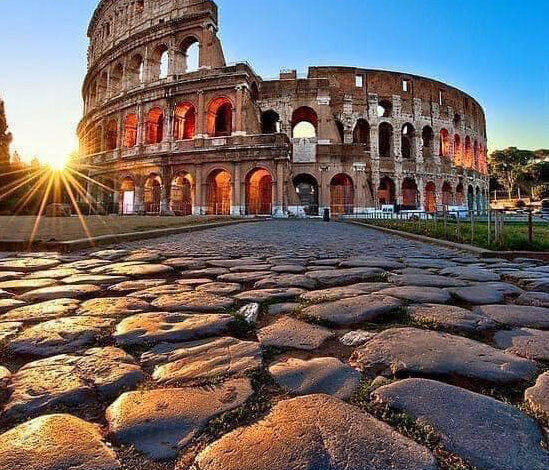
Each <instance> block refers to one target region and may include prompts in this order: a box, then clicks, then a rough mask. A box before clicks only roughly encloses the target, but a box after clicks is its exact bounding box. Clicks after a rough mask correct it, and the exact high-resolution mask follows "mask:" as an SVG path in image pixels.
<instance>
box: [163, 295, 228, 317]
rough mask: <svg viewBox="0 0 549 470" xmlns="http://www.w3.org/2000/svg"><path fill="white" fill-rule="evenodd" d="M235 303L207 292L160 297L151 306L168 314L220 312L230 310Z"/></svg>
mask: <svg viewBox="0 0 549 470" xmlns="http://www.w3.org/2000/svg"><path fill="white" fill-rule="evenodd" d="M234 304H235V301H234V300H233V299H231V298H230V297H222V296H220V295H215V294H210V293H208V292H182V293H180V294H167V295H161V296H160V297H158V298H157V299H156V300H153V302H152V305H153V306H154V307H156V308H157V309H159V310H166V311H168V312H185V311H187V312H222V311H224V310H227V309H229V308H231V307H232V306H233V305H234Z"/></svg>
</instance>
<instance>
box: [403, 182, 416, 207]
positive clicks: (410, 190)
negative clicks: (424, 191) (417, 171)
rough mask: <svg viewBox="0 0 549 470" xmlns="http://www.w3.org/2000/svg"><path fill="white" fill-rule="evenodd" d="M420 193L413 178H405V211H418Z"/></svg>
mask: <svg viewBox="0 0 549 470" xmlns="http://www.w3.org/2000/svg"><path fill="white" fill-rule="evenodd" d="M417 203H418V191H417V184H416V182H415V180H414V179H412V178H404V181H403V182H402V208H403V209H404V210H414V209H417Z"/></svg>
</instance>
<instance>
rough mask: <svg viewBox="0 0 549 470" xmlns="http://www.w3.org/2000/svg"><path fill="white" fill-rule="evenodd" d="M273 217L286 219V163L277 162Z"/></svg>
mask: <svg viewBox="0 0 549 470" xmlns="http://www.w3.org/2000/svg"><path fill="white" fill-rule="evenodd" d="M273 215H274V216H275V217H286V213H285V211H284V162H283V161H280V160H278V161H277V162H276V195H275V200H274V204H273Z"/></svg>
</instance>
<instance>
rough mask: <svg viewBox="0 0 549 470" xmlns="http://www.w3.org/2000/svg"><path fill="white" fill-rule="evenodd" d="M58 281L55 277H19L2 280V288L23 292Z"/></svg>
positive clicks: (0, 285)
mask: <svg viewBox="0 0 549 470" xmlns="http://www.w3.org/2000/svg"><path fill="white" fill-rule="evenodd" d="M56 283H57V281H56V280H55V279H17V280H14V281H4V282H0V289H2V290H4V291H8V292H10V293H12V294H23V293H25V292H29V291H33V290H36V289H42V288H44V287H49V286H53V285H55V284H56Z"/></svg>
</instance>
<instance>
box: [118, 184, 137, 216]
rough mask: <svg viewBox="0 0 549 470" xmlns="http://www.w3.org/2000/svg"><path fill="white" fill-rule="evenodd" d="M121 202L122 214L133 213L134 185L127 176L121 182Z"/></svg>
mask: <svg viewBox="0 0 549 470" xmlns="http://www.w3.org/2000/svg"><path fill="white" fill-rule="evenodd" d="M120 192H121V193H122V194H121V196H122V197H121V198H120V199H121V201H122V214H124V215H128V214H133V213H134V197H135V183H134V181H133V180H132V179H131V178H130V177H129V176H128V177H127V178H124V179H123V180H122V184H121V186H120Z"/></svg>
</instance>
